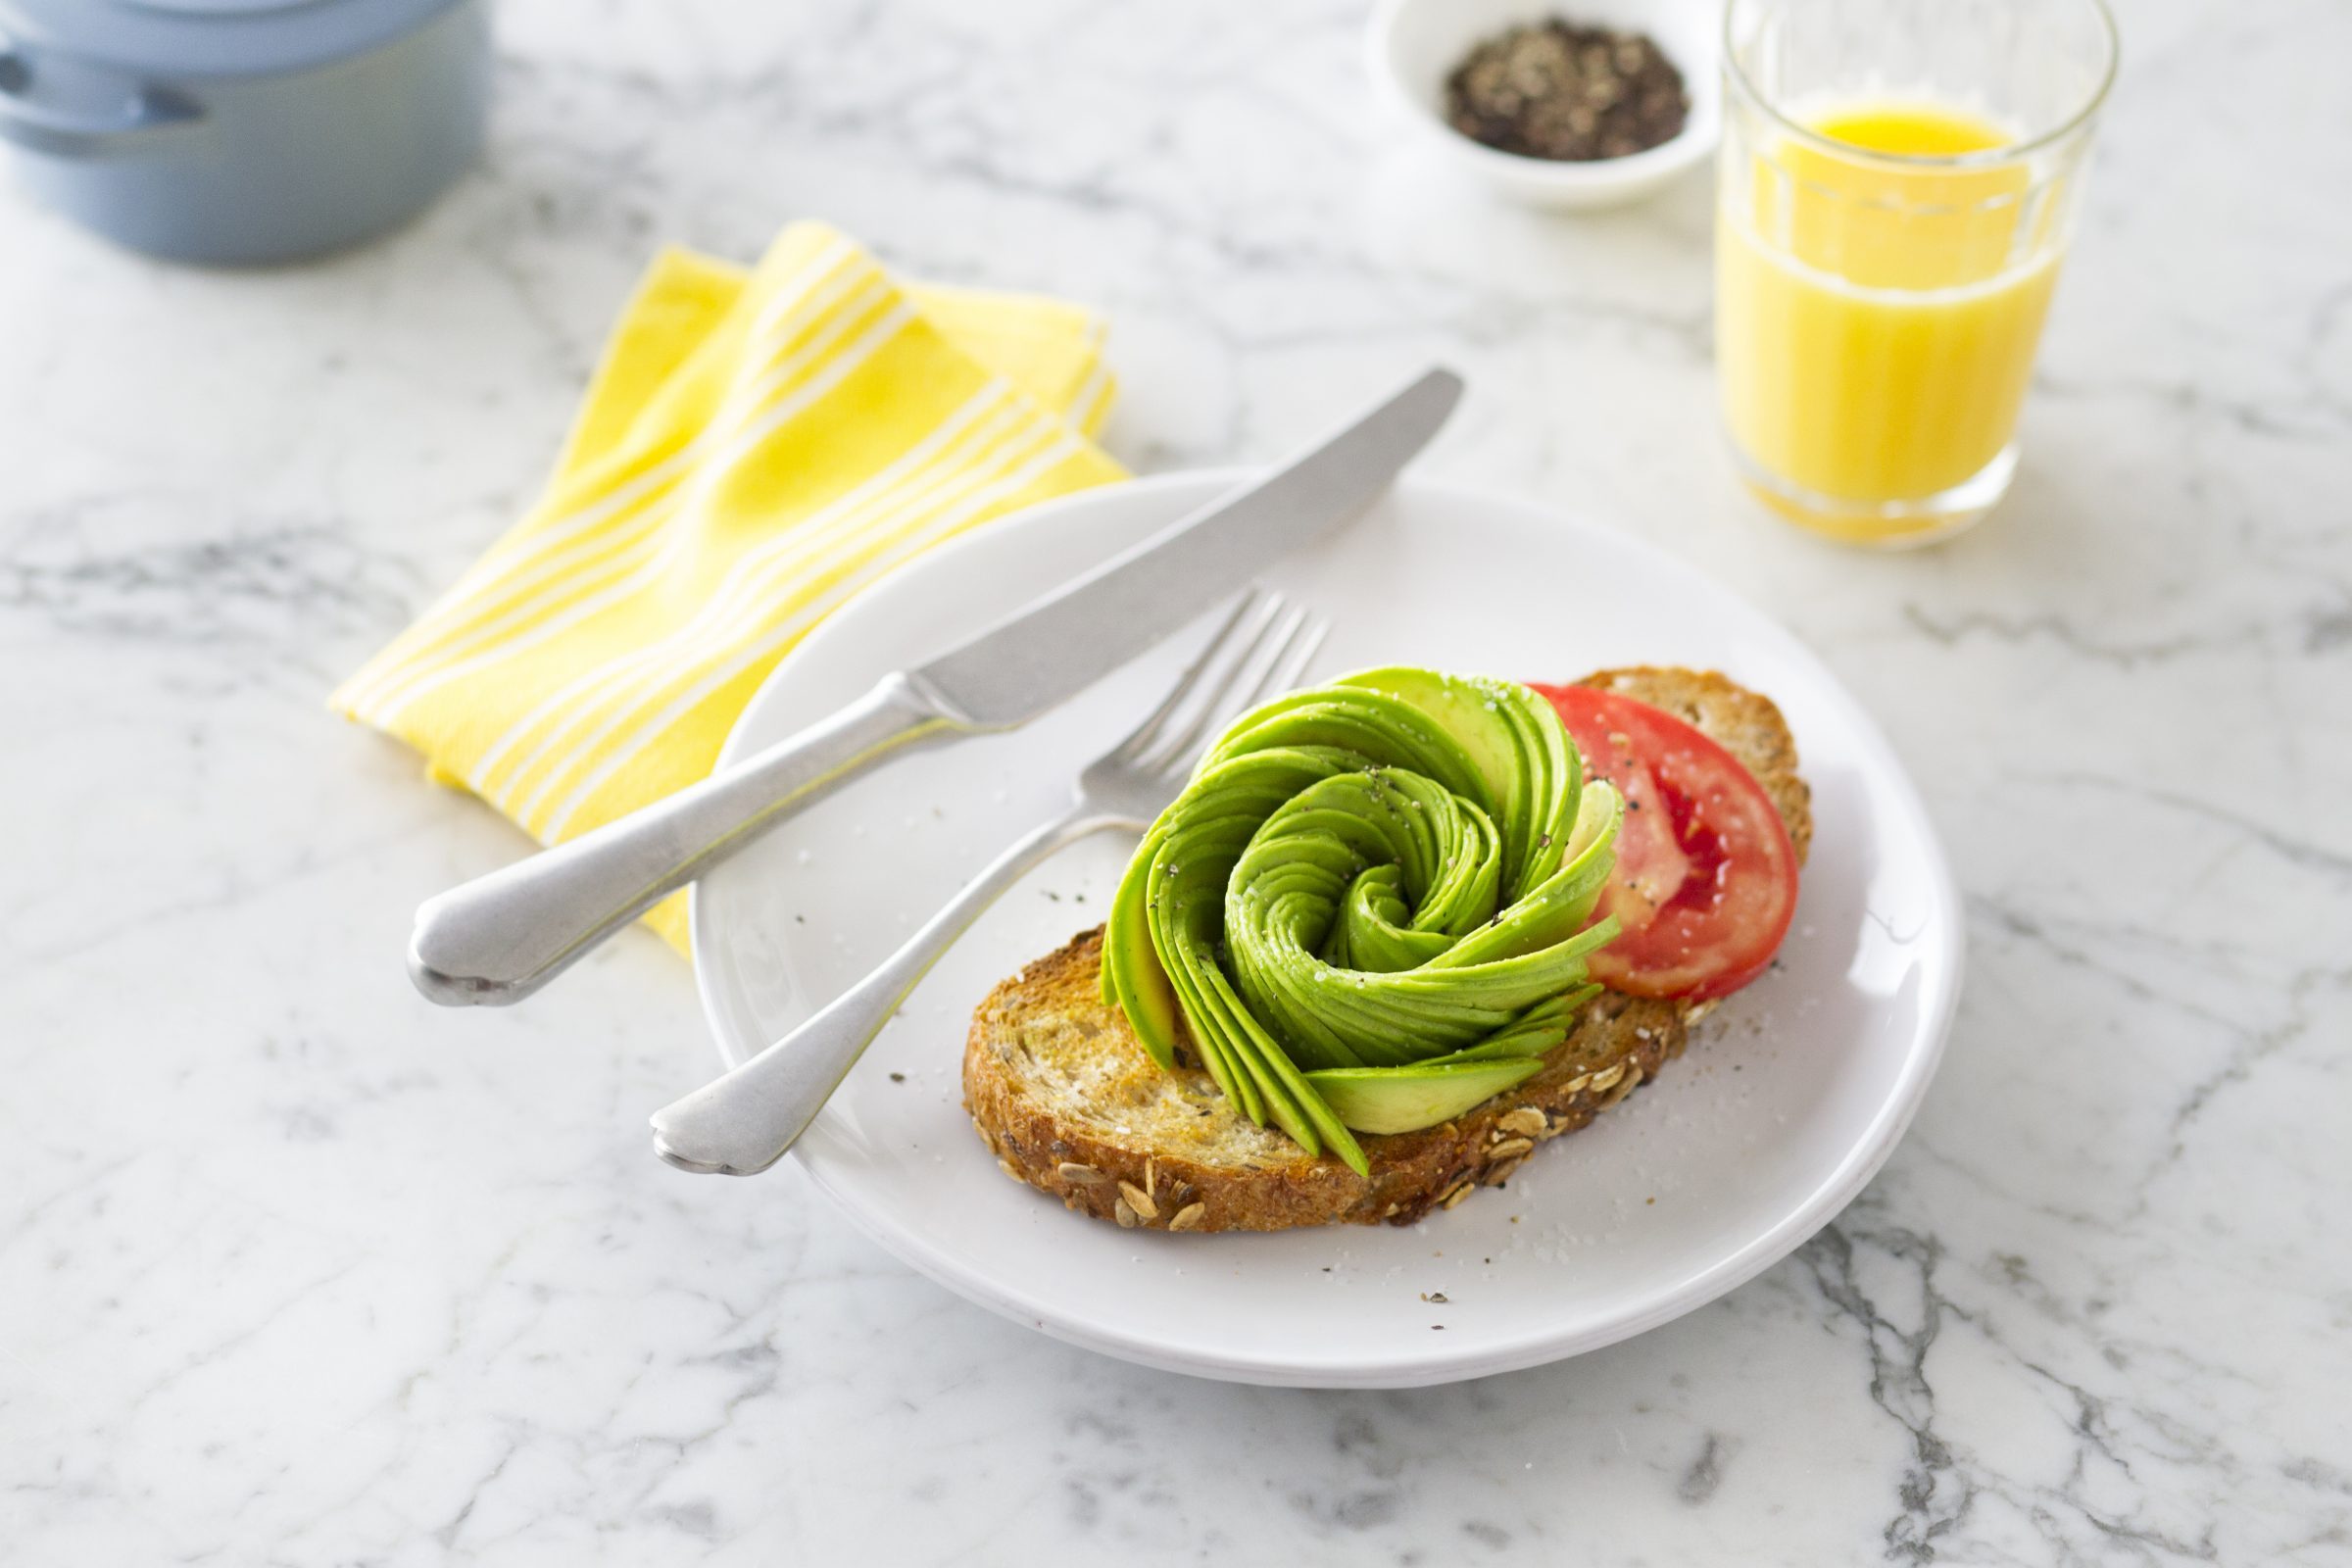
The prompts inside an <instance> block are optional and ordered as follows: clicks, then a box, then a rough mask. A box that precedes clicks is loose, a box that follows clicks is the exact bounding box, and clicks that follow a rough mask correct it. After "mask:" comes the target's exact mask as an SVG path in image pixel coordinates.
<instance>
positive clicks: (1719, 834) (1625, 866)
mask: <svg viewBox="0 0 2352 1568" xmlns="http://www.w3.org/2000/svg"><path fill="white" fill-rule="evenodd" d="M1534 689H1535V690H1536V691H1538V692H1541V693H1542V694H1543V695H1544V696H1545V697H1547V698H1549V699H1550V700H1551V705H1552V707H1554V708H1555V709H1557V710H1558V711H1559V714H1560V719H1561V721H1562V722H1563V723H1564V724H1566V725H1567V727H1568V733H1569V735H1570V736H1571V737H1572V738H1573V739H1574V740H1575V741H1576V749H1577V751H1578V752H1579V753H1580V754H1582V755H1583V757H1584V759H1585V764H1586V768H1587V770H1588V772H1589V773H1590V774H1591V775H1592V776H1593V777H1595V778H1601V779H1605V780H1607V781H1608V782H1609V783H1611V784H1613V785H1615V786H1616V787H1617V789H1618V791H1619V792H1620V793H1621V794H1623V795H1624V796H1625V798H1626V808H1627V809H1626V813H1625V823H1624V826H1623V827H1621V828H1620V829H1619V832H1618V839H1617V857H1618V858H1617V868H1616V870H1615V871H1613V872H1612V873H1611V874H1610V878H1609V884H1608V886H1607V887H1606V888H1605V889H1603V890H1602V893H1601V898H1600V904H1599V907H1598V908H1597V909H1596V910H1595V912H1594V918H1599V917H1600V916H1601V915H1609V914H1613V915H1615V916H1617V920H1618V924H1619V925H1620V927H1622V930H1621V931H1620V933H1619V935H1618V937H1617V939H1616V940H1615V941H1613V942H1611V943H1610V944H1609V945H1608V946H1607V947H1606V948H1603V949H1602V950H1601V951H1600V952H1598V953H1596V954H1594V955H1593V960H1592V974H1593V979H1595V980H1598V981H1599V982H1600V983H1601V984H1603V985H1605V986H1607V987H1609V988H1610V989H1611V990H1613V991H1622V992H1626V993H1628V994H1629V995H1633V996H1640V997H1685V998H1690V999H1692V1000H1701V999H1704V998H1708V997H1720V996H1725V995H1728V994H1729V993H1731V992H1734V991H1737V990H1739V989H1740V987H1741V986H1743V985H1745V984H1747V983H1748V982H1749V981H1750V980H1753V979H1754V978H1755V977H1756V976H1757V975H1759V974H1762V973H1763V972H1764V971H1765V969H1767V968H1768V967H1770V966H1771V963H1772V958H1773V955H1774V954H1775V953H1778V952H1779V951H1780V946H1781V942H1782V940H1783V939H1784V938H1785V937H1787V936H1788V934H1789V922H1790V921H1791V920H1792V919H1794V918H1795V914H1796V848H1795V846H1794V845H1792V844H1790V843H1789V828H1788V824H1786V823H1784V822H1783V821H1782V820H1781V813H1780V811H1779V810H1778V809H1775V808H1774V806H1773V804H1772V797H1771V796H1769V795H1767V794H1765V793H1764V786H1762V785H1761V784H1759V783H1757V782H1756V779H1755V775H1754V774H1752V773H1750V772H1748V770H1747V769H1746V768H1745V767H1744V766H1742V765H1741V764H1740V760H1739V759H1738V758H1736V757H1734V756H1733V755H1732V754H1731V753H1729V752H1727V751H1725V750H1724V749H1723V748H1722V747H1720V746H1718V745H1716V744H1715V743H1714V742H1713V741H1711V740H1709V739H1708V738H1707V737H1706V736H1705V735H1704V734H1703V733H1701V732H1700V731H1698V730H1696V729H1694V728H1692V727H1691V725H1689V724H1686V723H1684V722H1683V721H1682V720H1681V719H1679V718H1677V717H1675V716H1674V715H1673V714H1672V713H1669V712H1666V711H1664V710H1662V709H1657V708H1652V707H1650V706H1649V705H1648V704H1647V703H1642V702H1638V701H1636V700H1635V699H1633V698H1631V697H1626V696H1622V695H1620V694H1618V693H1616V692H1605V691H1598V690H1595V689H1593V688H1592V687H1589V686H1544V685H1537V686H1535V687H1534Z"/></svg>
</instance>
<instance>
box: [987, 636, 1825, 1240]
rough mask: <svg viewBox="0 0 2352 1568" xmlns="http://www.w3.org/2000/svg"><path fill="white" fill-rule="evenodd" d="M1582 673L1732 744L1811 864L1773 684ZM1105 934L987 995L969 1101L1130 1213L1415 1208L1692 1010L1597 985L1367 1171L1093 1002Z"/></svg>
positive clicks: (1012, 1154) (1512, 1154) (1008, 1157)
mask: <svg viewBox="0 0 2352 1568" xmlns="http://www.w3.org/2000/svg"><path fill="white" fill-rule="evenodd" d="M1582 684H1584V685H1588V686H1595V687H1600V688H1603V689H1605V690H1609V691H1615V692H1622V693H1624V694H1625V695H1626V696H1628V697H1633V698H1638V699H1639V700H1641V701H1642V702H1645V703H1649V704H1652V705H1653V706H1655V707H1658V708H1662V709H1665V710H1666V711H1669V712H1671V713H1674V714H1675V715H1677V716H1678V717H1680V718H1683V719H1684V720H1686V721H1687V722H1689V723H1691V724H1693V725H1695V726H1696V727H1697V728H1699V729H1700V730H1703V731H1704V732H1705V733H1706V734H1708V735H1709V736H1711V737H1712V738H1713V739H1714V740H1715V741H1716V742H1717V744H1719V745H1721V746H1722V747H1723V748H1724V749H1725V750H1727V751H1729V752H1730V753H1731V754H1732V755H1733V756H1735V757H1737V758H1739V759H1740V761H1741V762H1743V763H1744V764H1746V766H1747V768H1748V770H1749V771H1750V772H1752V773H1754V774H1755V775H1756V777H1757V779H1758V780H1759V781H1760V782H1761V783H1762V784H1763V786H1764V789H1765V792H1766V793H1767V794H1768V795H1770V796H1771V797H1772V801H1773V804H1774V806H1775V807H1777V808H1778V809H1779V810H1780V812H1781V815H1782V818H1783V819H1784V820H1785V821H1786V822H1787V823H1788V825H1789V838H1790V840H1791V841H1792V842H1793V843H1794V844H1795V847H1796V854H1797V858H1798V861H1799V862H1800V863H1801V862H1802V861H1803V859H1804V857H1805V853H1806V850H1807V848H1808V846H1809V845H1810V843H1811V840H1812V836H1813V835H1812V829H1813V819H1812V812H1811V807H1810V797H1809V792H1808V791H1807V789H1806V787H1805V783H1804V780H1803V779H1801V778H1800V777H1798V776H1797V772H1796V745H1795V742H1794V740H1793V739H1792V738H1791V737H1790V735H1789V727H1788V724H1787V722H1786V721H1785V720H1784V719H1783V718H1782V717H1781V712H1780V710H1779V709H1778V708H1776V707H1774V706H1773V704H1772V702H1771V701H1770V700H1769V699H1767V698H1765V697H1762V696H1759V695H1758V694H1756V693H1754V692H1750V691H1748V690H1746V689H1745V688H1743V687H1741V686H1740V685H1738V684H1737V683H1735V682H1733V681H1731V680H1729V679H1727V678H1726V677H1724V676H1722V675H1719V674H1715V673H1713V672H1700V671H1694V670H1685V669H1658V668H1633V669H1615V670H1604V671H1602V672H1600V673H1599V674H1595V675H1591V676H1588V677H1586V679H1585V680H1584V682H1583V683H1582ZM1102 938H1103V933H1102V931H1101V929H1100V928H1099V927H1098V928H1097V929H1096V930H1093V931H1088V932H1085V933H1083V934H1081V935H1080V936H1078V937H1076V938H1074V939H1072V941H1071V942H1070V943H1069V945H1068V946H1066V947H1064V948H1062V949H1061V950H1060V951H1058V952H1056V953H1053V954H1050V955H1048V956H1045V957H1043V958H1040V959H1037V960H1036V961H1035V962H1032V963H1031V964H1029V965H1028V966H1027V967H1025V968H1024V969H1023V970H1022V971H1021V972H1020V973H1019V974H1017V975H1014V976H1013V977H1012V978H1010V979H1008V980H1005V981H1004V982H1002V983H1001V984H999V985H998V986H997V988H996V989H995V990H994V991H992V992H990V993H989V995H988V998H987V1000H986V1001H984V1002H982V1003H981V1005H980V1006H979V1009H978V1010H977V1011H976V1012H975V1013H974V1014H973V1017H972V1027H971V1031H970V1034H969V1036H968V1037H967V1038H966V1041H965V1044H964V1055H963V1093H964V1103H965V1105H966V1107H967V1108H968V1109H969V1110H970V1111H971V1113H972V1121H973V1124H974V1125H975V1126H976V1127H977V1128H978V1130H979V1133H980V1136H981V1139H982V1140H983V1141H984V1142H985V1143H986V1144H987V1145H988V1147H989V1149H990V1151H991V1152H993V1153H995V1155H996V1156H997V1159H998V1162H999V1163H1000V1164H1001V1165H1002V1166H1004V1168H1005V1170H1006V1172H1007V1173H1008V1174H1011V1175H1014V1176H1016V1177H1019V1178H1020V1179H1022V1180H1024V1181H1026V1182H1028V1183H1029V1185H1031V1186H1033V1187H1036V1188H1039V1189H1041V1190H1042V1191H1045V1192H1048V1193H1051V1194H1053V1195H1054V1197H1056V1198H1058V1199H1060V1200H1061V1201H1062V1202H1063V1204H1064V1205H1066V1206H1067V1207H1070V1208H1073V1209H1076V1210H1078V1211H1080V1212H1082V1213H1085V1214H1090V1215H1093V1216H1094V1217H1095V1218H1097V1219H1105V1220H1113V1221H1115V1222H1116V1223H1118V1224H1120V1225H1123V1226H1127V1227H1129V1228H1143V1229H1164V1230H1184V1231H1197V1232H1203V1233H1205V1232H1210V1231H1234V1230H1245V1231H1271V1230H1287V1229H1289V1228H1291V1227H1293V1226H1298V1225H1327V1224H1334V1223H1348V1224H1359V1225H1360V1224H1372V1223H1374V1222H1377V1221H1381V1220H1388V1221H1392V1222H1394V1223H1397V1224H1400V1225H1401V1224H1409V1223H1411V1222H1412V1221H1414V1220H1417V1219H1419V1218H1421V1217H1422V1216H1423V1215H1424V1214H1427V1213H1428V1212H1429V1211H1430V1210H1431V1209H1432V1208H1435V1207H1439V1206H1445V1207H1451V1206H1452V1205H1453V1204H1455V1203H1458V1202H1460V1201H1462V1200H1463V1199H1464V1198H1466V1197H1468V1196H1469V1194H1470V1192H1471V1190H1472V1189H1473V1188H1474V1187H1477V1186H1499V1185H1500V1184H1501V1183H1502V1182H1504V1181H1507V1180H1508V1179H1509V1177H1510V1175H1511V1173H1512V1172H1513V1171H1515V1170H1517V1169H1518V1167H1519V1165H1520V1164H1521V1162H1523V1161H1524V1160H1526V1159H1527V1158H1528V1157H1529V1156H1530V1155H1531V1154H1532V1153H1533V1152H1535V1151H1536V1150H1537V1149H1538V1148H1539V1147H1540V1146H1541V1145H1542V1144H1543V1143H1544V1141H1545V1140H1547V1139H1551V1138H1556V1137H1558V1136H1559V1135H1560V1134H1561V1133H1566V1132H1574V1131H1575V1130H1576V1129H1578V1128H1580V1127H1582V1126H1584V1125H1586V1124H1587V1123H1588V1122H1590V1121H1591V1120H1592V1119H1593V1117H1594V1116H1595V1115H1596V1114H1598V1113H1599V1112H1600V1111H1602V1110H1604V1109H1607V1108H1608V1107H1609V1106H1611V1105H1614V1104H1616V1103H1618V1102H1619V1101H1621V1100H1623V1099H1624V1098H1625V1097H1626V1096H1627V1095H1629V1094H1631V1093H1633V1092H1634V1091H1635V1089H1637V1088H1638V1087H1639V1086H1640V1085H1642V1084H1643V1083H1646V1082H1648V1081H1650V1080H1652V1079H1654V1078H1656V1077H1657V1075H1658V1072H1659V1070H1660V1069H1661V1068H1662V1067H1663V1066H1664V1065H1665V1063H1666V1062H1667V1061H1668V1060H1669V1059H1671V1058H1672V1057H1674V1056H1677V1055H1680V1054H1682V1051H1683V1047H1684V1045H1685V1043H1686V1041H1687V1039H1688V1030H1689V1025H1690V1024H1691V1021H1692V1017H1693V1015H1694V1012H1695V1010H1696V1009H1693V1008H1692V1007H1691V1005H1688V1004H1685V1003H1675V1002H1659V1001H1652V1000H1648V999H1644V998H1638V997H1626V996H1620V995H1617V994H1616V993H1613V992H1604V993H1603V994H1602V995H1600V996H1599V997H1597V998H1595V999H1594V1000H1593V1003H1592V1005H1590V1006H1588V1007H1587V1008H1586V1010H1585V1012H1584V1013H1583V1015H1582V1016H1581V1017H1580V1018H1579V1019H1578V1022H1577V1025H1576V1028H1575V1029H1574V1030H1573V1031H1572V1032H1571V1033H1570V1034H1569V1036H1568V1038H1567V1039H1566V1040H1564V1041H1563V1042H1561V1044H1560V1045H1558V1046H1557V1047H1555V1048H1553V1050H1552V1051H1551V1052H1550V1053H1549V1054H1548V1055H1547V1056H1546V1057H1545V1059H1544V1070H1543V1071H1542V1072H1540V1073H1538V1074H1536V1075H1535V1076H1534V1077H1533V1078H1530V1079H1528V1080H1526V1081H1525V1082H1523V1083H1521V1084H1519V1085H1517V1086H1516V1087H1515V1088H1513V1089H1511V1090H1510V1091H1509V1092H1507V1093H1505V1094H1502V1095H1498V1096H1496V1097H1495V1099H1493V1100H1490V1101H1488V1102H1487V1103H1484V1104H1482V1105H1480V1106H1478V1107H1477V1108H1476V1109H1475V1110H1473V1111H1471V1112H1470V1113H1469V1114H1467V1115H1464V1116H1461V1117H1457V1118H1456V1119H1454V1120H1453V1121H1450V1122H1446V1123H1445V1124H1444V1125H1442V1126H1438V1127H1430V1128H1425V1129H1423V1130H1421V1131H1419V1132H1411V1133H1396V1134H1389V1135H1385V1136H1365V1137H1363V1139H1362V1143H1363V1148H1364V1152H1365V1154H1366V1155H1367V1156H1368V1157H1369V1158H1370V1160H1371V1165H1372V1174H1371V1176H1370V1177H1369V1178H1368V1179H1367V1178H1364V1177H1360V1176H1358V1175H1356V1174H1355V1173H1354V1172H1353V1171H1351V1170H1349V1169H1348V1167H1347V1166H1346V1165H1343V1164H1342V1163H1340V1161H1339V1160H1338V1159H1336V1158H1333V1157H1331V1156H1330V1155H1323V1156H1316V1157H1310V1156H1309V1155H1308V1154H1307V1153H1306V1152H1304V1151H1303V1150H1301V1149H1300V1148H1299V1146H1298V1145H1297V1144H1295V1143H1293V1142H1291V1140H1290V1139H1289V1138H1288V1137H1286V1136H1284V1135H1283V1134H1282V1133H1281V1132H1279V1131H1277V1130H1275V1129H1273V1128H1270V1127H1264V1128H1261V1127H1256V1126H1253V1125H1251V1124H1250V1121H1249V1120H1248V1119H1247V1118H1245V1117H1244V1116H1242V1115H1241V1113H1240V1112H1239V1111H1237V1110H1235V1109H1234V1107H1233V1106H1232V1104H1231V1103H1229V1102H1228V1101H1227V1100H1226V1099H1225V1097H1224V1096H1223V1095H1222V1094H1220V1093H1219V1092H1218V1091H1217V1087H1216V1085H1215V1084H1214V1083H1213V1082H1212V1081H1211V1080H1210V1078H1209V1076H1208V1074H1207V1073H1206V1072H1205V1071H1203V1070H1202V1069H1201V1068H1200V1067H1198V1066H1186V1067H1183V1068H1181V1069H1180V1070H1178V1071H1177V1072H1174V1073H1166V1072H1162V1071H1161V1070H1160V1069H1159V1067H1158V1066H1157V1065H1156V1064H1155V1063H1153V1062H1152V1059H1151V1057H1149V1056H1148V1055H1146V1054H1144V1050H1143V1047H1142V1046H1141V1045H1140V1044H1139V1043H1138V1042H1137V1041H1136V1038H1135V1036H1134V1033H1133V1032H1132V1031H1131V1030H1130V1029H1129V1028H1128V1027H1127V1020H1126V1019H1125V1018H1124V1017H1123V1016H1121V1015H1120V1013H1119V1012H1118V1010H1117V1009H1116V1008H1112V1007H1106V1006H1104V1005H1103V999H1102V992H1101V960H1102Z"/></svg>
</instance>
